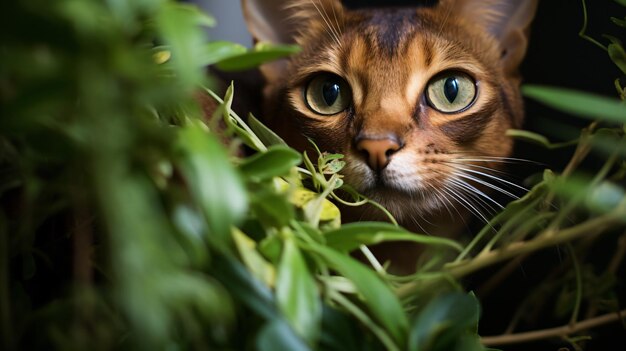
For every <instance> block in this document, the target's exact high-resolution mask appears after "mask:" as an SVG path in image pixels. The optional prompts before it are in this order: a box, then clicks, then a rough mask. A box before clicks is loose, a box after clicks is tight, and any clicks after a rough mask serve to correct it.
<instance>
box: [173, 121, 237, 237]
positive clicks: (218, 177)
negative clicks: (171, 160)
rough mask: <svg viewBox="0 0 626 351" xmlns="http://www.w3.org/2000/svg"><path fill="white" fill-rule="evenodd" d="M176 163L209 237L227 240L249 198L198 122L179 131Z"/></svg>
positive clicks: (216, 144)
mask: <svg viewBox="0 0 626 351" xmlns="http://www.w3.org/2000/svg"><path fill="white" fill-rule="evenodd" d="M177 151H178V156H177V158H178V162H179V166H180V169H181V171H182V173H183V175H184V177H185V180H186V183H187V185H188V186H189V188H190V194H191V196H192V197H193V198H194V200H195V201H196V203H198V204H199V205H200V207H201V208H202V212H203V214H204V216H205V217H206V220H207V225H208V227H209V229H210V234H214V235H219V236H221V237H222V238H223V239H227V240H230V228H231V226H232V225H234V224H236V223H237V222H239V221H240V220H241V219H242V218H243V216H244V215H245V213H246V210H247V208H248V195H247V193H246V191H245V188H244V186H243V182H242V179H241V176H240V175H239V173H238V172H237V171H236V170H235V169H234V168H233V166H232V164H231V163H230V160H229V159H228V157H227V155H226V152H225V150H224V149H223V147H222V145H221V144H220V143H219V141H218V140H217V138H216V137H215V136H214V135H212V134H209V133H207V132H205V131H204V130H203V129H202V127H201V124H200V122H196V123H190V124H189V125H188V126H187V127H185V128H183V129H181V130H180V131H179V132H178V138H177Z"/></svg>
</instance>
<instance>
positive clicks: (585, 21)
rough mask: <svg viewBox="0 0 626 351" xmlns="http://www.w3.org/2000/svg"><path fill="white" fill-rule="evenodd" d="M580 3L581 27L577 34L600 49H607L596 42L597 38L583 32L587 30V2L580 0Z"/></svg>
mask: <svg viewBox="0 0 626 351" xmlns="http://www.w3.org/2000/svg"><path fill="white" fill-rule="evenodd" d="M582 5H583V27H582V28H581V29H580V32H578V35H579V36H580V37H581V38H583V39H586V40H588V41H590V42H592V43H593V44H595V45H597V46H599V47H600V48H601V49H602V50H604V51H608V50H609V49H608V48H607V47H606V46H604V45H602V44H600V42H598V41H597V40H595V39H593V38H592V37H590V36H588V35H587V34H586V33H585V32H586V31H587V20H588V18H587V4H586V3H585V0H582Z"/></svg>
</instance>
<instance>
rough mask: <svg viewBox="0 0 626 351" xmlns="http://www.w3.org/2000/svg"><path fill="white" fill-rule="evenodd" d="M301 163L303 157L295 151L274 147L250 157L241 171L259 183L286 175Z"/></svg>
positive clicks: (281, 146) (288, 148) (280, 146)
mask: <svg viewBox="0 0 626 351" xmlns="http://www.w3.org/2000/svg"><path fill="white" fill-rule="evenodd" d="M300 162H302V157H301V156H300V153H298V152H297V151H295V150H294V149H292V148H290V147H287V146H283V145H274V146H271V147H270V148H268V149H267V151H265V152H260V153H257V154H255V155H254V156H251V157H248V158H247V159H246V160H245V161H244V163H243V164H241V166H240V169H241V172H242V173H243V174H244V175H245V176H246V177H248V178H249V179H250V180H252V181H255V182H259V181H263V180H268V179H271V178H273V177H278V176H283V175H286V174H288V173H289V171H290V170H291V168H292V167H295V166H297V165H298V164H300Z"/></svg>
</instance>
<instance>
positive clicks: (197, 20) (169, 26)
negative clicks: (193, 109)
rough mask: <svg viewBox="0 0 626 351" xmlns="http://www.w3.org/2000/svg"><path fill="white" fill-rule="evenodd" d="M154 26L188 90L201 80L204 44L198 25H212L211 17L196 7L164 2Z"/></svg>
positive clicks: (202, 33) (202, 31) (202, 77)
mask: <svg viewBox="0 0 626 351" xmlns="http://www.w3.org/2000/svg"><path fill="white" fill-rule="evenodd" d="M156 23H157V27H158V29H159V31H160V33H161V35H162V37H163V40H164V41H165V44H166V45H167V46H168V48H169V50H170V51H171V53H172V59H171V60H170V62H169V63H171V64H172V65H173V66H174V68H175V71H176V72H177V73H178V75H179V78H180V79H181V81H182V82H183V83H185V84H186V87H185V88H187V89H192V88H195V87H196V86H197V85H200V84H201V83H202V82H203V81H204V79H205V78H204V77H205V75H204V74H203V72H202V66H203V62H202V58H203V56H204V52H203V48H204V41H205V39H204V38H205V34H204V30H203V29H202V28H201V27H200V26H201V25H212V24H214V21H213V20H212V18H211V17H209V16H207V15H205V14H203V13H202V12H201V11H200V10H198V9H197V8H196V7H195V6H193V5H189V4H180V3H176V2H170V1H168V2H165V3H164V4H163V6H161V7H160V11H159V12H158V16H157V19H156Z"/></svg>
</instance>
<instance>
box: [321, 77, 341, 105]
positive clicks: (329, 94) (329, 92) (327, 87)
mask: <svg viewBox="0 0 626 351" xmlns="http://www.w3.org/2000/svg"><path fill="white" fill-rule="evenodd" d="M322 96H323V97H324V102H326V105H328V106H332V105H333V104H334V103H335V101H337V98H338V97H339V84H337V83H334V82H326V83H324V85H323V86H322Z"/></svg>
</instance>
